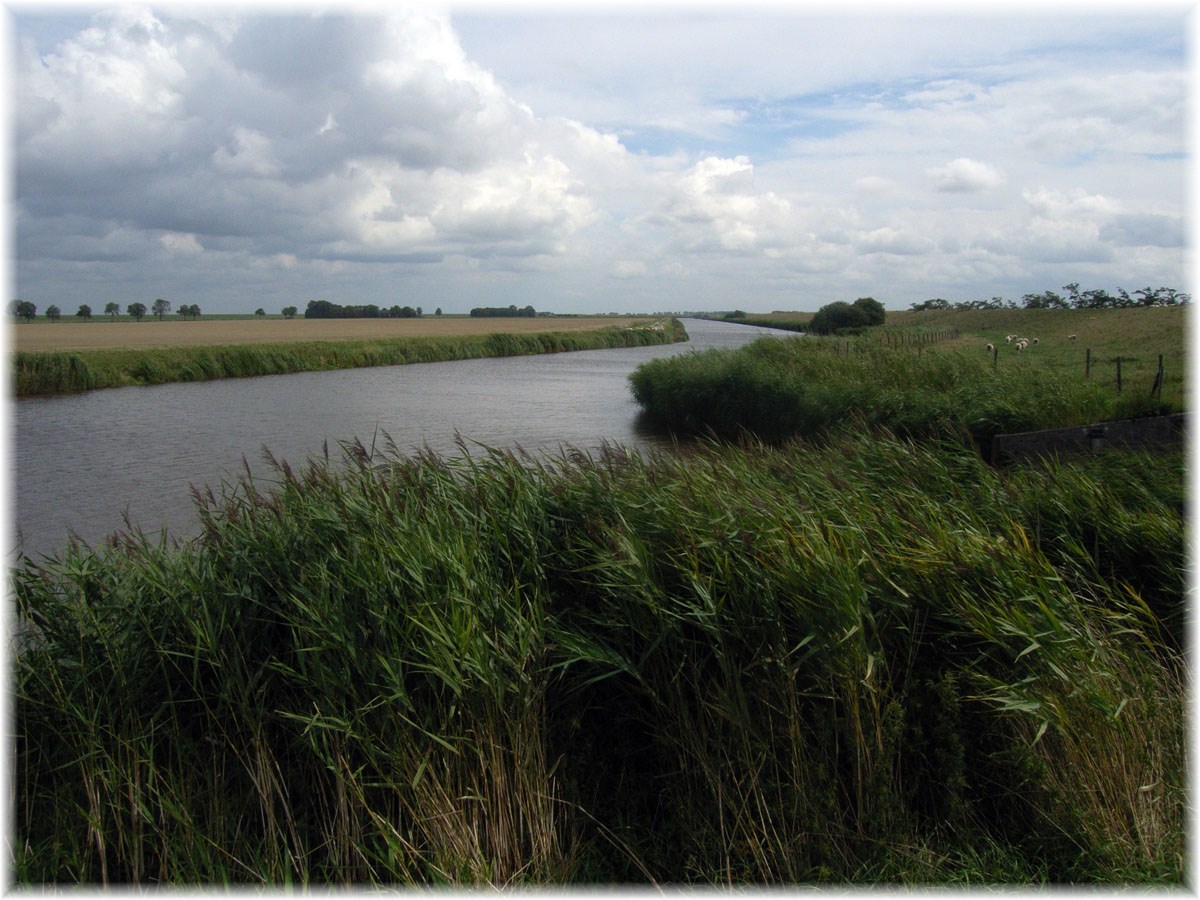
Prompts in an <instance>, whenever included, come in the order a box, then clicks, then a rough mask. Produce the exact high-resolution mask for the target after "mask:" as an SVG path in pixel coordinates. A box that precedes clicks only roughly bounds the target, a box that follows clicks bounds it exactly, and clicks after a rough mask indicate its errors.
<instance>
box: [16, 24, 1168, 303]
mask: <svg viewBox="0 0 1200 900" xmlns="http://www.w3.org/2000/svg"><path fill="white" fill-rule="evenodd" d="M468 18H469V17H468ZM547 18H552V17H547ZM15 20H16V22H17V36H18V42H17V47H16V48H15V54H14V58H13V69H14V71H15V76H16V78H15V88H16V90H15V92H14V103H13V112H14V120H15V126H16V128H15V140H14V151H15V152H14V160H15V165H16V180H15V183H14V188H15V190H14V200H15V203H14V209H15V222H16V228H15V245H16V250H17V258H18V266H17V270H16V272H17V279H18V285H17V289H18V291H20V292H22V293H28V294H31V295H33V296H35V297H38V296H39V295H40V296H46V295H48V294H54V292H56V291H62V292H65V293H62V294H54V300H53V302H56V303H58V304H59V305H60V306H62V305H63V304H64V303H69V302H72V300H73V297H78V298H79V302H87V301H91V300H92V299H93V297H94V294H95V292H96V289H97V286H98V285H104V284H113V285H119V286H120V287H121V289H122V290H132V289H133V288H134V286H137V285H148V286H149V287H147V288H146V290H147V292H151V293H150V296H151V297H153V296H171V295H172V289H171V288H170V287H169V286H168V284H175V285H178V286H179V287H178V289H177V290H176V293H177V294H179V302H185V300H184V295H185V294H186V293H187V292H190V291H192V290H193V289H195V290H202V288H200V287H195V288H194V286H199V285H204V286H205V287H204V288H203V290H212V291H214V292H215V291H217V290H218V288H216V287H210V286H216V285H219V290H220V291H223V292H224V293H223V296H226V297H229V298H234V299H233V300H232V301H231V303H234V304H236V303H240V302H243V301H244V297H245V296H246V294H247V290H246V285H247V284H252V285H253V286H254V293H255V296H259V297H264V296H267V293H266V292H267V291H270V290H273V291H275V292H277V293H278V294H280V295H284V296H287V297H288V300H287V303H288V304H290V303H293V302H296V300H297V297H296V294H297V292H307V291H309V290H310V289H313V288H312V286H313V285H316V284H322V287H321V289H320V290H321V293H322V294H324V295H328V296H331V297H334V298H336V299H339V300H340V301H341V302H347V303H349V302H379V301H381V300H382V299H384V296H392V295H393V294H394V293H395V290H396V288H395V285H396V284H397V283H400V284H404V285H405V286H406V289H409V290H413V291H416V290H420V289H423V290H425V291H427V292H436V293H437V294H438V296H439V303H440V304H441V305H443V306H444V307H446V308H447V309H453V308H454V302H453V300H452V299H451V298H452V297H456V296H457V297H466V296H470V299H469V300H468V301H465V302H466V303H468V304H469V305H478V304H479V303H480V302H484V301H487V300H488V297H489V295H490V294H491V292H493V291H495V290H497V283H498V282H501V281H503V283H504V285H505V288H504V289H505V290H508V291H511V292H512V295H513V297H512V299H518V298H519V299H520V302H521V304H522V305H523V304H524V303H526V302H530V301H531V300H532V301H534V302H535V303H536V302H537V299H536V298H534V297H526V296H524V293H525V292H528V291H530V290H538V291H544V292H545V293H546V294H547V305H548V306H551V305H553V301H552V300H551V299H550V298H551V297H556V296H567V295H570V296H573V297H579V298H582V299H579V300H573V301H571V302H572V303H578V304H581V307H580V308H585V309H609V308H614V306H613V304H614V302H616V301H614V300H612V299H611V298H609V297H606V296H604V295H603V293H602V292H603V290H604V288H603V285H604V284H605V283H606V282H607V283H609V284H610V286H611V282H609V281H608V278H609V277H613V278H619V279H621V291H620V292H619V293H620V298H621V299H620V302H622V303H629V304H639V305H640V306H641V308H647V307H646V306H645V305H641V304H642V301H640V300H639V299H638V298H649V299H648V300H646V301H645V302H646V303H651V304H653V306H651V307H650V308H658V307H657V303H658V302H659V300H658V298H659V297H661V296H662V288H663V286H664V284H665V283H666V282H667V281H671V282H672V285H671V289H672V290H673V291H675V292H676V293H677V295H678V296H680V297H685V296H686V297H689V298H691V297H693V296H694V297H695V302H696V305H695V306H693V307H692V308H701V307H700V303H701V302H704V301H703V298H708V300H709V302H712V303H714V304H715V305H716V306H717V307H722V306H727V305H728V304H729V302H730V301H729V298H728V297H727V296H723V295H722V294H721V292H722V291H726V292H728V291H736V292H738V305H740V306H741V307H742V308H747V309H754V308H756V305H755V301H754V299H753V297H752V296H749V295H748V294H747V291H757V292H761V294H760V295H761V297H762V300H761V306H760V307H759V308H764V309H780V308H784V307H785V306H786V305H787V304H791V303H796V302H799V301H797V299H796V293H795V292H796V291H797V290H800V291H802V292H803V293H802V296H803V297H805V298H808V297H821V298H823V299H836V298H837V297H838V296H842V295H847V296H857V295H867V294H870V295H872V296H879V297H880V298H881V299H883V300H885V301H886V302H890V303H892V304H893V305H904V304H905V302H906V300H907V299H926V298H927V296H930V295H935V294H941V295H944V296H950V295H951V294H952V292H953V290H954V289H955V286H961V287H962V288H963V289H964V290H966V291H967V293H968V294H969V295H970V296H982V295H992V294H1000V293H1005V294H1011V293H1014V292H1015V293H1016V294H1017V295H1018V296H1019V295H1020V293H1023V292H1025V291H1031V290H1041V289H1044V288H1046V287H1047V286H1049V287H1053V286H1054V285H1055V284H1061V283H1066V282H1067V281H1072V280H1077V279H1078V278H1080V277H1081V276H1080V273H1079V272H1076V271H1075V268H1074V267H1075V266H1076V265H1077V264H1080V263H1086V264H1087V266H1090V268H1087V267H1085V271H1089V272H1095V273H1103V274H1104V275H1105V277H1107V278H1109V279H1110V280H1111V283H1110V284H1109V287H1110V289H1111V288H1112V287H1115V286H1116V285H1119V284H1123V283H1130V284H1132V283H1137V282H1141V283H1147V282H1151V281H1152V282H1154V283H1172V282H1178V280H1179V278H1178V277H1177V275H1178V273H1179V272H1180V271H1181V270H1182V262H1181V260H1182V252H1181V251H1182V247H1183V245H1184V238H1183V232H1184V229H1183V211H1182V199H1181V197H1182V196H1183V193H1184V192H1183V190H1182V187H1183V185H1182V182H1183V172H1184V167H1185V165H1186V150H1187V148H1186V141H1185V139H1184V130H1185V129H1184V127H1183V125H1184V122H1185V109H1186V99H1187V91H1186V77H1185V71H1184V70H1185V69H1186V66H1185V65H1184V64H1183V63H1182V62H1181V60H1182V58H1183V57H1182V51H1180V53H1179V58H1178V59H1175V58H1173V57H1170V56H1169V55H1168V56H1165V57H1164V55H1163V53H1162V52H1161V51H1162V50H1163V48H1164V47H1168V48H1169V46H1170V43H1171V41H1172V40H1174V39H1175V38H1173V37H1172V35H1175V33H1176V31H1177V30H1178V28H1177V25H1178V23H1177V22H1175V21H1174V20H1169V19H1165V20H1162V21H1159V20H1154V21H1151V22H1149V24H1131V23H1130V22H1126V23H1124V24H1122V26H1121V30H1120V37H1121V39H1122V40H1123V41H1124V40H1125V38H1126V37H1129V38H1130V42H1128V43H1127V44H1123V46H1125V47H1126V50H1125V51H1124V52H1123V53H1122V54H1119V55H1118V54H1111V53H1107V52H1097V50H1096V48H1097V47H1101V48H1103V47H1107V46H1111V42H1112V37H1113V34H1114V28H1115V27H1116V26H1113V25H1112V24H1105V23H1104V22H1101V21H1098V20H1096V21H1094V20H1093V19H1091V18H1089V19H1086V20H1085V19H1083V18H1081V19H1079V20H1073V26H1074V27H1073V29H1072V30H1070V32H1069V33H1068V31H1067V30H1064V31H1063V32H1062V34H1061V35H1060V37H1062V40H1063V52H1062V53H1056V54H1053V55H1047V54H1045V53H1044V52H1040V50H1039V49H1038V48H1040V46H1041V44H1040V43H1039V42H1040V41H1041V40H1042V37H1040V35H1042V34H1043V31H1042V30H1041V29H1040V27H1039V28H1033V27H1031V25H1030V24H1029V22H1022V21H1019V20H1016V19H1014V20H1012V21H1011V22H1008V24H1007V25H1006V26H1004V27H998V28H992V27H991V25H990V24H989V27H988V28H987V29H979V27H978V23H977V22H976V23H975V24H971V25H963V24H962V23H958V22H951V21H949V20H947V21H945V22H941V21H938V22H931V23H929V24H921V23H919V22H917V21H916V20H905V21H903V22H896V23H893V24H895V26H896V28H897V29H899V33H903V34H904V35H905V36H906V40H904V41H896V40H895V39H894V37H893V35H894V33H896V32H895V31H894V30H893V29H891V28H888V29H882V28H881V29H877V31H878V33H879V34H883V33H884V32H885V31H886V33H887V34H888V35H889V37H888V40H887V42H886V43H883V42H881V41H880V40H878V39H875V38H871V37H870V35H868V34H867V33H866V32H868V31H871V32H872V33H874V31H875V30H872V29H867V30H864V29H862V28H861V27H860V26H859V25H858V24H854V23H850V22H848V21H842V20H838V19H836V18H833V17H831V18H829V19H821V20H815V19H814V20H803V21H802V20H800V19H791V18H788V17H781V18H779V19H770V18H764V19H762V20H761V21H760V20H758V19H755V18H753V17H742V18H738V17H729V16H726V15H724V14H722V13H714V14H712V15H705V16H700V17H697V18H695V19H689V20H688V23H687V27H686V28H681V27H680V23H679V22H678V21H676V20H674V19H672V18H671V17H669V16H668V17H663V18H662V19H661V20H655V22H654V24H653V25H652V26H650V25H648V24H647V21H646V20H643V19H639V18H637V17H628V18H623V17H622V16H620V15H616V16H611V17H605V18H604V19H603V20H600V19H596V20H587V21H584V20H576V19H571V18H561V19H556V20H554V21H553V22H549V21H543V20H542V19H541V18H539V17H526V18H522V17H520V16H517V17H515V18H511V17H508V16H507V15H502V16H499V17H496V16H481V17H476V18H475V19H474V20H473V23H474V24H473V25H472V26H468V27H467V28H466V31H465V32H464V25H463V22H464V17H463V16H457V17H456V18H455V20H453V22H452V20H451V19H450V18H449V17H448V16H446V15H440V14H435V13H433V12H430V11H428V10H425V9H421V8H401V9H397V10H396V11H395V12H394V13H392V14H388V15H376V16H371V17H366V16H361V15H337V14H311V15H309V14H303V13H299V14H295V13H294V14H288V15H274V16H272V15H260V14H252V13H242V12H221V11H218V12H217V13H216V14H211V15H210V14H203V15H199V14H198V15H192V14H190V13H188V12H174V11H173V12H164V11H153V10H152V9H148V8H140V7H131V8H122V9H119V10H114V11H104V12H99V13H97V14H96V15H94V16H93V17H92V18H91V19H89V20H87V21H83V22H79V23H78V27H77V28H75V29H74V30H71V31H68V30H67V29H66V28H65V27H59V28H57V29H55V31H54V33H55V37H54V39H53V41H52V42H45V41H43V43H42V44H41V45H39V44H38V43H37V38H38V36H39V34H38V29H37V27H36V25H34V26H31V27H30V28H29V29H28V30H23V29H22V18H21V16H20V15H19V14H18V15H16V16H15ZM64 21H65V20H64ZM1006 21H1007V20H1006ZM1139 22H1140V20H1139ZM648 27H649V28H650V29H651V31H650V32H647V28H648ZM1139 28H1141V29H1143V30H1144V32H1145V33H1146V34H1148V35H1150V36H1151V39H1150V40H1147V41H1146V42H1145V43H1144V44H1137V43H1134V42H1132V38H1133V36H1134V35H1135V34H1137V33H1140V32H1139V31H1138V29H1139ZM985 30H986V32H987V35H986V37H985V36H983V34H982V32H983V31H985ZM676 32H677V36H678V37H679V40H680V42H682V43H681V44H679V45H677V44H676V43H675V42H672V41H668V40H666V39H665V38H666V36H667V35H668V34H671V35H676ZM1035 33H1036V34H1037V35H1039V37H1037V38H1036V40H1034V39H1033V38H1031V37H1030V35H1033V34H1035ZM63 34H69V36H68V37H66V38H65V39H64V38H63V37H62V35H63ZM462 34H467V35H469V38H468V39H466V43H464V38H463V37H460V35H462ZM1097 35H1098V37H1096V36H1097ZM585 36H586V41H583V38H584V37H585ZM606 36H607V37H606ZM835 36H836V37H835ZM998 37H999V38H1002V39H1001V40H1000V44H996V39H997V38H998ZM577 39H578V40H577ZM855 41H858V42H860V43H853V42H855ZM863 41H865V43H861V42H863ZM847 42H850V44H853V46H857V47H859V52H858V54H857V55H854V56H851V55H848V53H847V50H846V49H845V46H843V45H846V46H849V45H850V44H848V43H847ZM835 44H836V45H837V49H836V50H833V49H831V47H833V46H834V45H835ZM585 45H586V46H585ZM467 47H469V48H470V49H469V51H468V49H466V48H467ZM769 47H787V48H788V49H789V52H788V53H772V52H766V51H763V49H762V48H769ZM931 47H938V48H943V49H946V52H947V53H949V54H950V55H951V56H952V57H953V58H949V57H942V56H938V55H937V54H933V53H931V51H930V49H929V48H931ZM1031 47H1032V48H1033V49H1030V48H1031ZM497 48H499V49H497ZM948 48H953V50H952V52H951V50H950V49H948ZM1068 51H1069V52H1068ZM812 59H820V60H822V62H823V64H822V65H821V66H814V65H812V62H811V60H812ZM1080 185H1087V188H1086V189H1082V188H1080V187H1079V186H1080ZM964 201H968V202H964ZM1056 267H1060V268H1061V269H1063V270H1064V272H1063V274H1062V275H1061V276H1060V275H1059V274H1057V271H1058V269H1057V268H1056ZM532 270H536V271H537V272H538V276H539V277H538V280H537V281H536V288H530V287H529V285H530V284H533V283H534V282H521V281H520V279H519V278H509V277H508V276H509V275H511V274H513V273H522V272H528V271H532ZM1045 272H1054V273H1055V274H1053V275H1052V276H1050V278H1049V284H1048V285H1047V284H1042V283H1020V284H1019V285H1016V287H1015V288H1014V285H1015V284H1016V283H1017V282H1018V281H1019V280H1020V279H1023V278H1031V277H1033V276H1032V275H1031V274H1030V273H1037V274H1038V275H1039V276H1040V274H1041V273H1045ZM497 273H503V278H496V277H495V276H496V274H497ZM1060 278H1061V279H1062V280H1059V279H1060ZM323 280H324V281H323ZM983 281H986V282H987V283H986V284H983V283H980V282H983ZM164 282H166V283H167V284H164ZM418 285H419V286H420V287H418ZM581 285H586V286H587V287H586V288H585V287H581ZM335 288H336V289H335ZM72 292H73V294H72ZM340 292H344V293H340ZM472 292H473V294H472ZM926 292H928V293H926ZM914 293H915V295H916V296H913V295H914ZM892 294H894V295H895V296H892ZM380 295H383V296H380ZM207 296H208V295H204V296H199V297H194V298H192V297H189V298H188V300H189V301H190V300H192V299H194V300H196V301H197V302H199V303H200V305H201V306H202V307H204V308H205V309H206V311H207V310H210V309H211V310H212V311H217V309H218V306H216V305H214V304H213V303H210V302H208V299H207ZM492 299H495V298H494V297H493V298H492ZM42 302H43V303H47V302H50V301H48V300H44V301H42ZM388 302H389V305H390V302H392V301H390V300H389V301H388ZM506 302H512V300H508V301H506ZM688 303H689V305H690V303H691V301H690V300H689V301H688ZM414 305H415V304H414ZM424 305H425V306H430V305H431V304H429V303H426V304H424ZM538 306H539V308H541V306H542V304H541V303H538ZM238 308H239V307H237V306H233V307H232V309H238ZM467 308H469V306H468V307H467ZM232 309H231V311H232Z"/></svg>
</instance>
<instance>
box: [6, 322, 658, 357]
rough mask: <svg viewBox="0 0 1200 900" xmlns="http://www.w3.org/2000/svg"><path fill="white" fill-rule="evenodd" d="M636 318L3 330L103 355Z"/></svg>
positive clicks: (22, 339) (72, 325) (33, 341)
mask: <svg viewBox="0 0 1200 900" xmlns="http://www.w3.org/2000/svg"><path fill="white" fill-rule="evenodd" d="M639 321H644V318H639V317H636V316H625V317H620V316H580V317H574V316H571V317H566V316H551V317H539V318H524V317H520V318H493V317H476V318H470V317H467V316H463V317H458V316H453V317H448V316H443V317H424V318H420V319H415V318H414V319H303V318H295V319H278V318H268V319H211V320H207V321H206V320H203V319H201V320H198V321H191V322H186V321H183V322H181V321H179V320H177V319H174V320H166V321H161V322H160V321H158V320H156V319H149V318H148V319H146V320H144V321H142V322H132V321H128V320H118V321H115V322H114V321H94V322H34V323H28V324H26V323H22V324H18V325H13V326H10V327H9V343H10V347H11V348H12V349H14V350H37V351H54V350H106V349H115V348H129V349H144V348H148V347H196V346H205V345H209V344H275V343H292V342H299V341H352V340H372V339H378V338H392V337H397V338H401V337H404V338H421V337H452V336H459V335H474V334H535V333H538V332H545V331H587V330H591V329H596V328H605V327H609V326H615V327H618V328H624V327H627V326H629V325H632V324H634V323H636V322H639Z"/></svg>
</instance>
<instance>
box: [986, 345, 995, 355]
mask: <svg viewBox="0 0 1200 900" xmlns="http://www.w3.org/2000/svg"><path fill="white" fill-rule="evenodd" d="M995 350H996V347H995V345H994V344H988V345H987V352H988V353H994V352H995Z"/></svg>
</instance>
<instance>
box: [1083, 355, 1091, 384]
mask: <svg viewBox="0 0 1200 900" xmlns="http://www.w3.org/2000/svg"><path fill="white" fill-rule="evenodd" d="M1091 375H1092V348H1091V347H1088V348H1087V356H1086V357H1084V361H1083V377H1084V378H1090V377H1091Z"/></svg>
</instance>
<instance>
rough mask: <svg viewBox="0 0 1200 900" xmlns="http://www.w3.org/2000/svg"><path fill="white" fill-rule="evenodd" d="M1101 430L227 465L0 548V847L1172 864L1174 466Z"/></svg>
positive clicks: (93, 869)
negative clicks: (9, 796) (990, 451)
mask: <svg viewBox="0 0 1200 900" xmlns="http://www.w3.org/2000/svg"><path fill="white" fill-rule="evenodd" d="M1113 459H1114V460H1118V459H1119V460H1120V464H1119V465H1118V464H1116V463H1114V464H1113V465H1112V468H1111V470H1109V469H1097V468H1095V465H1096V464H1095V463H1091V462H1081V463H1079V464H1075V463H1068V462H1060V463H1057V464H1048V463H1042V464H1036V465H1034V464H1021V465H1018V466H1014V467H1012V468H1009V469H1005V470H993V469H991V468H989V467H988V466H986V465H985V464H983V463H982V462H981V461H980V459H979V457H978V455H977V454H975V453H974V452H972V451H971V450H969V449H968V448H965V447H963V446H962V445H961V443H956V442H952V441H951V442H946V441H943V442H941V443H937V442H928V441H925V442H922V443H914V442H913V441H912V440H910V439H906V438H903V437H898V436H896V435H894V434H892V433H890V432H887V431H880V430H875V431H873V432H871V433H869V434H863V433H853V432H851V431H850V430H849V429H840V430H831V431H830V432H829V433H828V434H827V435H826V439H825V441H824V442H823V443H822V444H821V445H817V444H811V443H797V442H790V443H787V444H786V445H784V446H769V445H766V444H760V443H747V444H744V445H743V446H741V447H733V446H720V445H704V446H701V447H698V448H695V449H693V450H691V451H689V452H688V453H686V454H680V455H663V456H654V457H652V458H643V457H641V456H638V455H636V454H633V453H631V452H628V451H625V450H623V449H621V448H615V447H609V448H605V449H604V450H603V451H601V452H597V453H595V454H592V455H588V454H583V453H579V452H574V451H571V452H564V453H562V454H560V455H558V456H554V457H550V456H544V457H539V458H537V459H532V458H529V457H526V456H523V455H520V454H514V453H502V452H498V451H492V452H480V451H479V450H478V449H476V450H474V451H473V452H472V453H471V454H467V453H464V454H463V455H462V456H461V457H457V458H446V457H441V456H437V455H434V454H432V453H426V454H422V455H419V456H415V457H403V456H401V455H400V454H399V453H398V452H397V451H396V450H395V448H394V447H386V448H384V449H383V450H382V451H376V450H375V449H374V448H365V447H363V446H362V445H361V444H357V443H355V444H349V445H346V446H345V447H344V453H343V454H341V455H340V456H338V455H336V454H335V455H334V457H333V458H330V457H329V455H328V454H326V456H325V457H322V458H318V459H314V460H310V461H308V462H306V463H305V464H304V465H303V466H301V467H299V468H293V467H292V466H290V465H289V464H287V463H286V462H283V461H279V462H276V463H275V469H274V471H275V473H276V474H275V477H274V478H272V479H270V480H268V481H264V480H262V479H259V480H254V479H252V478H251V476H250V475H249V473H248V472H247V474H246V475H245V476H244V477H243V478H242V479H241V480H240V481H238V482H236V483H233V484H228V485H225V486H223V488H222V489H221V490H219V491H216V492H214V491H211V490H204V491H197V492H196V501H197V514H198V516H199V517H200V521H201V524H202V533H201V535H200V536H199V537H197V538H196V539H194V540H192V541H189V542H187V543H182V544H173V543H169V542H168V541H166V540H159V541H157V542H151V541H149V540H148V539H147V538H145V537H144V536H142V535H140V534H139V533H137V532H136V531H135V530H133V531H130V532H128V533H122V534H117V535H114V536H113V537H112V539H111V540H110V541H109V542H107V543H106V544H105V545H104V546H101V547H97V548H94V549H93V548H88V547H85V546H81V545H75V546H72V547H69V548H67V549H66V550H65V551H64V552H63V553H62V554H61V555H60V556H58V557H54V558H47V559H41V560H38V561H35V560H31V559H23V560H21V561H20V564H19V565H18V566H17V567H16V568H15V570H14V572H13V574H12V579H13V587H14V593H15V597H16V601H17V609H18V621H19V623H20V625H21V627H22V631H21V635H20V640H19V643H18V646H17V649H16V652H15V656H14V663H15V673H14V676H13V688H14V695H15V716H14V726H15V732H16V737H15V741H16V745H15V746H16V756H15V760H16V768H15V774H14V778H13V781H12V785H13V791H14V795H15V816H14V822H15V831H14V841H13V845H14V853H15V876H16V878H17V880H18V881H20V882H23V883H24V882H33V883H37V882H82V883H107V884H118V883H138V884H172V885H187V884H197V883H202V884H211V883H218V884H235V883H250V884H269V885H287V884H313V885H317V884H416V885H434V884H457V885H467V884H470V885H476V884H489V885H547V884H553V885H565V884H597V883H617V884H620V883H624V884H634V883H636V884H648V883H655V884H667V883H675V884H701V885H715V884H723V885H744V884H798V883H813V882H815V883H834V884H856V883H857V884H862V883H871V884H876V883H898V884H927V883H937V884H959V885H961V884H972V883H979V882H986V883H1018V884H1029V883H1059V882H1104V883H1114V882H1116V883H1126V882H1129V883H1170V884H1179V883H1181V882H1182V879H1183V877H1184V862H1183V853H1184V850H1183V835H1184V817H1185V813H1184V807H1185V802H1184V792H1185V776H1184V759H1183V747H1184V738H1185V733H1184V732H1185V726H1184V716H1183V707H1184V680H1185V679H1184V672H1183V668H1182V662H1181V650H1180V641H1179V635H1178V633H1177V628H1178V623H1179V621H1180V616H1181V611H1182V608H1183V594H1184V556H1183V538H1182V514H1183V513H1182V489H1181V487H1180V485H1179V483H1178V482H1179V481H1181V477H1182V476H1181V472H1182V465H1183V463H1182V458H1181V456H1180V455H1179V454H1176V455H1175V456H1174V457H1172V456H1169V455H1168V457H1166V459H1165V461H1164V458H1163V457H1153V458H1151V457H1147V456H1143V455H1141V454H1134V453H1120V454H1114V456H1113ZM1082 522H1086V530H1081V528H1083V526H1082V525H1081V524H1080V523H1082ZM1064 525H1065V526H1066V527H1063V526H1064Z"/></svg>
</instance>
